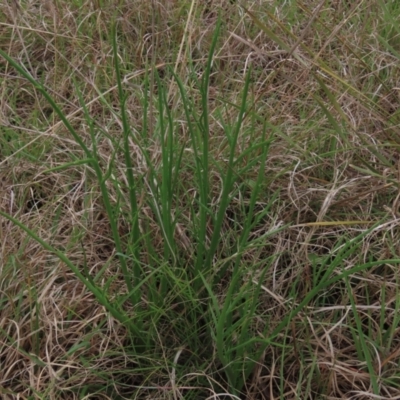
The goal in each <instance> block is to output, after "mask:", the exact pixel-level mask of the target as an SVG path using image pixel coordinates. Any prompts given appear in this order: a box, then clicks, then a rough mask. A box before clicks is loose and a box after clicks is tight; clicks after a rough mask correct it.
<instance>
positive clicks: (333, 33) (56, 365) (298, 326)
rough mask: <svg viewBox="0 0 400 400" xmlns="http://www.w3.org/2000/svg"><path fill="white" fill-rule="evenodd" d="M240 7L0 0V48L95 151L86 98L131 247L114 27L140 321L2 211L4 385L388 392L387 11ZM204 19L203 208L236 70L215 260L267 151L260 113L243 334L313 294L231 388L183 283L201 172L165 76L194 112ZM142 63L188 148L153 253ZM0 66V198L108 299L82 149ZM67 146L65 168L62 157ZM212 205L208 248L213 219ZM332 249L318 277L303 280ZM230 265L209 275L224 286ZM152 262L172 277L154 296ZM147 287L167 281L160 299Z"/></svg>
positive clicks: (391, 383) (157, 171)
mask: <svg viewBox="0 0 400 400" xmlns="http://www.w3.org/2000/svg"><path fill="white" fill-rule="evenodd" d="M242 3H243V2H240V1H231V2H227V1H222V0H210V1H207V2H201V1H193V2H185V1H172V0H159V1H156V0H153V1H148V2H144V1H136V0H134V1H123V0H119V1H114V2H111V1H108V0H104V1H102V0H98V1H84V0H82V1H75V2H73V1H71V2H67V1H56V0H54V1H52V0H47V1H44V2H43V1H35V0H29V1H20V2H18V1H16V0H9V1H8V2H7V1H5V2H3V6H2V8H3V10H4V14H3V15H2V16H1V17H0V18H1V19H0V38H1V39H0V48H1V49H2V50H3V51H5V52H6V53H8V54H9V55H10V56H11V57H12V58H14V59H15V60H17V61H18V62H19V63H21V64H22V65H24V67H25V68H26V69H27V71H28V72H29V73H30V74H31V75H32V76H33V77H34V78H35V79H37V80H38V81H39V82H41V83H42V84H43V85H45V87H46V88H47V90H48V92H49V93H50V94H51V95H52V96H53V98H54V99H55V100H56V102H57V104H58V105H59V107H60V108H61V109H62V111H63V113H64V114H65V115H66V116H67V118H68V120H69V122H70V123H71V124H72V126H73V127H74V129H76V131H77V132H78V133H79V135H80V138H81V139H82V140H83V142H84V143H85V144H86V145H87V146H88V147H89V148H90V147H91V141H92V138H91V136H90V126H89V124H88V120H87V118H86V117H85V114H84V110H83V108H82V100H83V102H84V103H85V104H86V107H87V108H88V111H89V112H90V115H91V116H92V117H93V118H94V121H95V131H96V139H97V152H98V158H99V163H100V166H101V168H102V171H103V172H106V171H107V170H108V169H109V168H110V170H111V171H112V175H111V178H112V179H109V180H108V181H107V183H106V185H107V189H108V192H109V195H110V200H111V203H112V204H113V206H115V207H116V208H118V209H119V210H120V214H119V217H118V221H117V224H118V231H119V234H120V237H121V238H122V243H123V247H124V251H127V253H128V250H127V249H129V248H130V246H132V235H131V231H132V227H131V219H130V206H129V196H128V190H127V187H128V186H129V183H128V181H127V177H126V172H125V171H126V169H125V167H124V157H123V150H122V144H121V143H122V133H121V132H122V131H123V121H122V119H121V116H120V115H119V114H118V112H119V107H120V102H119V98H118V91H117V79H116V71H115V68H114V64H113V46H112V37H111V33H110V32H111V26H112V25H113V23H114V22H116V23H117V35H118V49H117V51H118V54H119V60H120V68H121V74H122V79H123V83H124V89H125V91H126V93H127V102H126V108H127V116H128V118H129V124H130V126H131V127H132V130H133V134H132V136H131V139H130V143H129V146H130V151H131V160H132V163H133V171H134V177H135V178H136V179H137V182H138V187H137V193H138V194H139V196H138V199H137V202H138V208H139V227H140V232H141V234H142V236H143V238H142V247H141V250H140V262H141V267H142V269H143V271H144V276H146V279H147V280H146V281H145V283H144V284H143V288H144V289H143V293H142V298H141V299H142V302H141V305H140V307H136V306H135V305H132V304H129V303H127V304H124V306H123V307H124V310H125V312H126V313H127V314H129V315H137V314H140V313H142V315H143V319H144V320H146V323H147V324H148V325H146V326H147V327H148V329H149V330H148V333H146V335H147V334H148V338H146V340H148V341H147V342H146V343H147V344H146V349H145V351H143V352H139V351H135V350H134V349H133V347H132V345H131V343H132V333H131V332H130V331H129V329H127V327H126V326H125V325H124V324H122V323H121V322H120V321H118V320H117V319H115V318H114V317H111V316H110V314H109V313H108V312H107V311H106V310H105V308H104V307H103V306H102V305H100V304H99V303H98V301H97V299H96V297H95V296H94V295H93V294H92V293H91V292H90V291H88V289H87V287H86V286H85V285H84V284H83V283H82V282H81V280H79V279H78V278H77V277H76V275H75V274H74V273H73V272H72V271H71V270H70V269H69V268H68V267H67V266H66V265H65V263H63V262H61V261H60V260H59V259H58V258H57V257H56V256H55V255H54V254H51V253H50V252H48V251H46V250H45V249H43V247H42V246H41V245H40V244H39V243H37V242H36V241H35V240H33V239H32V238H31V237H29V235H27V234H26V233H25V232H24V231H23V230H21V229H20V228H19V227H18V226H16V225H15V224H13V223H12V222H10V221H9V220H6V219H5V218H3V217H1V225H0V243H1V253H0V363H1V364H0V365H1V370H0V394H1V398H4V399H123V398H127V399H128V398H129V399H133V398H135V399H136V398H137V399H174V400H175V399H183V398H185V399H200V398H202V399H211V398H213V399H217V398H243V399H319V398H327V399H370V398H377V399H378V398H379V399H396V398H400V372H399V371H400V368H399V362H400V350H399V349H400V347H399V346H400V325H399V316H398V315H400V314H399V309H400V295H399V289H398V288H399V278H400V276H399V265H398V263H397V261H396V260H398V258H399V252H400V248H399V243H400V237H399V230H398V224H399V218H400V214H399V212H400V210H399V196H400V195H399V186H400V184H399V182H400V158H399V147H400V140H399V131H400V128H399V116H400V114H399V104H400V92H399V90H400V88H399V78H400V70H399V65H400V64H399V54H400V37H399V35H400V29H399V27H398V24H397V25H396V23H397V21H398V17H399V14H400V8H399V6H398V5H396V2H395V1H387V2H381V1H378V0H376V1H375V0H367V1H362V0H360V1H353V2H346V1H325V2H322V3H321V5H320V6H318V4H317V2H313V1H308V0H305V1H302V2H280V1H273V0H271V1H252V2H246V4H245V5H246V8H244V7H243V4H244V3H243V4H242ZM385 8H387V11H385ZM246 10H248V11H249V12H247V11H246ZM218 16H220V18H221V20H222V27H221V32H220V35H219V38H218V42H217V46H216V50H215V55H214V62H213V66H212V70H211V76H210V88H209V101H208V107H209V112H208V115H209V124H210V133H211V135H210V137H209V148H210V160H211V161H210V165H209V168H210V171H209V176H210V180H209V183H210V199H209V200H210V202H209V204H208V205H207V206H208V207H209V208H210V210H217V209H218V205H219V202H220V196H221V190H222V189H221V188H222V186H223V179H224V176H225V174H226V170H227V168H226V167H227V165H228V160H229V140H228V139H227V135H226V131H227V128H226V126H223V124H222V123H221V120H224V121H225V123H226V125H227V126H229V124H231V125H233V123H234V121H235V119H236V118H237V113H238V108H239V105H240V102H241V96H242V94H241V93H242V90H243V87H244V82H245V78H246V74H247V72H248V71H249V70H250V68H251V72H250V86H249V96H248V105H249V106H248V108H247V110H246V114H245V118H244V122H243V125H242V127H241V131H240V134H239V137H238V142H237V147H236V155H237V156H238V157H240V156H241V158H240V159H239V161H238V162H237V163H235V165H234V176H235V186H234V189H235V192H233V193H232V194H233V197H232V201H231V203H230V204H229V207H228V209H227V212H226V215H225V219H224V221H223V224H222V227H221V240H220V242H219V246H218V249H217V250H216V254H215V257H214V258H213V265H214V267H215V270H217V269H218V268H224V265H225V264H227V263H228V261H229V260H230V259H232V258H233V256H234V255H235V252H236V251H237V240H238V237H239V235H240V232H241V230H242V229H243V225H244V223H243V221H244V220H245V219H246V216H247V212H248V207H249V204H250V197H251V192H252V190H253V188H254V184H255V182H256V180H257V176H258V173H259V169H260V165H261V163H260V162H259V159H258V158H257V157H259V156H260V154H261V151H262V147H261V145H260V146H259V147H258V148H255V149H253V150H252V151H251V152H248V153H246V151H247V150H248V149H249V148H250V147H251V146H252V145H254V144H257V143H261V142H260V141H261V137H262V130H263V123H264V121H266V123H267V138H268V139H269V140H270V148H269V153H268V157H267V161H266V166H265V179H264V181H263V182H262V185H261V191H260V198H259V199H258V201H257V205H256V208H257V210H256V213H257V215H261V214H262V211H263V210H265V209H266V207H269V210H268V212H267V213H265V214H264V215H262V217H260V219H259V221H258V223H257V224H255V225H254V226H253V227H252V231H251V233H250V238H251V240H254V241H255V242H254V243H257V244H256V245H254V246H250V247H248V248H246V250H245V251H244V254H243V255H242V260H241V265H240V268H242V269H243V270H246V269H248V271H249V272H248V274H247V275H246V274H244V275H243V280H244V282H247V283H249V282H250V283H251V282H254V283H255V284H256V285H257V282H259V280H262V281H261V282H259V283H261V285H262V286H261V294H260V299H259V304H258V307H257V311H256V318H255V319H254V321H253V322H252V332H253V334H254V336H255V337H261V336H262V335H265V334H268V333H271V332H273V331H274V329H275V328H276V327H277V326H279V324H280V323H281V321H282V320H283V319H284V318H285V316H287V315H288V314H289V313H290V311H291V310H293V309H295V308H296V306H298V305H301V304H303V303H302V302H303V300H305V299H308V300H307V304H304V306H302V309H301V311H300V312H299V313H297V315H295V316H293V318H291V320H290V322H289V323H288V324H287V326H286V327H285V329H283V330H282V331H280V332H279V334H278V335H277V336H276V337H275V338H274V339H273V343H271V344H270V345H268V346H266V348H265V350H264V352H263V354H262V357H261V358H260V359H259V360H256V361H257V363H256V367H255V368H254V370H253V372H252V374H251V375H250V377H247V378H246V379H245V384H244V386H243V388H240V390H239V392H237V393H236V396H237V397H234V395H233V392H232V388H231V387H230V386H229V382H227V381H226V380H227V379H228V378H227V377H226V376H225V375H224V370H223V367H224V365H223V363H222V362H221V360H219V359H218V352H217V345H216V343H215V342H213V340H212V335H210V329H209V327H207V326H211V325H212V322H211V321H212V317H211V313H210V312H209V306H208V305H207V306H205V307H203V308H201V307H202V304H200V302H199V304H198V305H197V303H196V301H197V300H196V301H193V302H192V303H190V301H189V300H188V299H194V300H195V299H196V295H197V294H196V290H195V289H194V284H193V282H195V279H194V278H193V276H192V275H191V274H192V270H193V268H194V267H193V265H194V264H195V257H196V251H197V248H196V244H195V243H196V240H195V235H196V228H195V219H194V216H195V215H196V213H197V212H199V207H198V192H199V186H198V185H199V182H198V178H197V176H196V173H195V172H196V166H195V161H194V158H193V149H192V148H191V145H190V142H191V139H190V135H189V128H188V122H187V117H186V115H185V112H184V111H185V110H184V107H183V103H182V97H181V96H180V93H179V90H178V85H177V83H176V80H175V79H174V77H173V74H172V71H174V72H175V73H176V74H177V75H178V76H179V77H180V79H181V81H182V84H183V86H184V88H185V90H186V93H187V94H188V96H189V97H190V99H191V101H192V102H193V107H195V108H198V109H199V110H200V109H201V98H202V97H201V90H200V89H199V85H198V84H197V82H196V80H198V79H201V77H202V76H203V74H204V71H205V65H206V60H207V57H208V52H209V49H210V44H211V41H212V38H213V34H214V30H215V27H216V24H217V20H218ZM156 73H158V74H159V76H160V79H161V81H162V82H163V83H164V84H165V87H166V90H167V95H168V98H167V103H168V106H169V110H170V112H171V115H172V116H173V119H174V121H175V125H174V135H175V137H176V139H177V140H176V146H177V149H176V151H177V154H178V153H179V151H180V149H183V150H182V162H181V164H180V165H179V170H180V172H179V181H178V183H177V185H176V186H175V188H176V190H177V192H176V193H174V198H173V204H172V206H171V209H172V212H173V216H174V218H176V224H177V225H176V227H175V228H174V232H173V234H174V240H175V242H176V243H173V244H168V246H172V247H173V251H171V252H170V253H169V254H167V253H168V251H167V250H165V249H166V247H168V246H166V239H165V237H166V236H165V232H164V231H163V229H165V226H166V225H163V224H162V223H160V221H159V220H158V216H157V207H154V200H155V199H156V195H155V193H154V186H152V179H153V178H152V177H153V175H152V174H153V173H154V176H156V177H157V179H160V180H162V165H163V158H162V144H161V140H162V139H160V136H159V123H160V110H159V109H157V96H158V94H159V93H160V90H161V89H160V87H159V85H158V82H157V79H156V76H155V75H156ZM0 79H1V80H0V82H1V87H0V121H1V126H0V178H1V186H0V188H1V192H0V193H1V196H0V210H1V211H3V212H6V213H9V214H10V215H12V216H13V217H14V218H16V219H18V220H19V221H21V222H22V223H24V224H25V225H26V226H27V227H29V228H30V229H32V230H34V231H35V232H36V233H37V234H38V236H40V237H41V238H42V239H43V240H45V241H46V242H48V243H50V244H51V245H52V246H54V247H56V248H57V249H59V250H61V251H62V252H63V253H64V254H65V255H66V256H67V257H68V258H69V259H70V260H71V261H72V262H73V263H74V265H75V266H77V267H78V268H79V269H80V270H81V271H83V272H84V273H85V274H86V273H87V274H88V275H90V276H92V277H95V276H97V277H98V280H97V281H96V283H97V284H98V285H99V287H101V288H103V289H104V290H105V291H106V292H107V296H109V298H110V299H119V298H121V296H123V295H124V294H125V293H126V288H125V286H124V277H123V276H122V273H121V269H120V261H119V259H118V257H117V254H116V253H117V251H116V248H115V245H114V241H113V234H112V231H111V228H110V223H109V220H108V216H107V213H106V210H105V206H104V204H103V199H102V194H101V191H100V187H99V183H98V181H97V180H96V176H95V171H94V170H93V168H92V167H91V166H90V165H89V164H79V160H83V159H85V158H86V155H85V154H84V152H83V150H82V148H81V147H79V146H78V144H77V143H76V142H75V141H74V140H73V138H72V137H71V135H70V134H69V132H68V131H67V130H66V129H65V127H64V126H63V124H62V123H61V121H60V119H59V116H58V115H57V114H56V113H55V112H53V110H52V108H51V107H50V106H49V104H48V103H47V102H46V99H45V98H44V96H43V94H42V93H41V92H40V90H37V89H35V87H33V86H32V85H31V84H30V83H29V82H28V81H27V80H26V79H25V78H23V77H21V76H20V75H19V74H17V73H16V71H15V69H14V68H13V67H12V66H11V65H10V64H9V63H8V62H7V61H6V60H5V59H4V58H1V59H0ZM146 82H147V83H146ZM77 88H78V89H79V91H80V92H81V94H82V97H83V99H81V100H80V99H79V96H78V90H77ZM145 99H147V108H146V106H145V104H146V101H145ZM144 110H147V113H146V112H144ZM177 157H178V156H177ZM66 163H73V164H71V165H70V166H69V167H68V168H60V169H57V168H56V167H60V166H63V165H64V164H66ZM176 165H178V164H176ZM151 168H153V170H152V171H151ZM160 180H159V182H160ZM273 196H275V197H273ZM272 198H274V201H273V202H271V201H270V199H272ZM156 201H157V200H156ZM351 221H353V222H351ZM315 222H316V224H312V223H315ZM206 223H207V226H206V242H207V245H209V243H210V242H211V237H212V232H213V229H214V226H213V222H212V221H211V219H210V220H208V221H206ZM286 224H287V227H285V229H281V230H279V231H278V232H277V233H275V234H274V235H271V236H270V237H266V238H265V239H264V240H262V241H261V242H256V240H257V238H261V239H262V238H263V235H265V234H266V233H267V232H272V231H273V230H274V229H276V228H278V227H283V226H285V225H286ZM371 227H372V228H371ZM363 232H364V236H363V237H362V238H361V239H360V240H359V242H358V243H355V245H354V247H353V248H352V249H350V251H347V252H344V250H343V249H344V246H345V244H346V243H349V242H351V241H352V240H355V238H356V237H358V236H359V235H360V234H361V233H363ZM166 251H167V253H166ZM335 263H336V264H335ZM331 266H332V271H331V273H330V275H329V276H330V278H329V279H330V281H329V284H327V285H325V286H321V287H320V288H319V289H318V290H317V291H316V293H315V295H313V296H310V297H307V296H309V294H310V293H311V292H312V290H313V288H316V287H318V284H319V283H320V280H321V279H322V276H323V274H324V273H325V271H327V270H329V269H330V268H331ZM357 266H360V268H358V269H357ZM362 266H363V267H362ZM154 271H156V273H155V272H154ZM229 271H230V269H229V268H228V269H227V273H226V274H224V276H223V279H222V280H221V281H220V282H218V285H216V286H215V292H216V293H218V299H219V300H220V301H221V304H222V303H223V299H224V296H227V293H228V291H229V284H230V276H229ZM346 271H350V273H348V274H347V275H346ZM153 273H155V275H151V274H153ZM160 276H162V277H163V278H157V277H160ZM153 277H154V279H155V281H153V280H152V279H153ZM335 278H337V279H335ZM157 279H160V282H161V280H162V279H164V281H163V282H167V286H166V287H169V288H172V289H170V290H169V291H167V293H164V294H165V296H164V295H163V292H162V284H161V283H159V282H158V281H157ZM157 293H158V294H159V295H160V296H163V298H162V302H161V300H160V303H157V304H155V303H153V302H152V301H151V299H152V298H156V297H157ZM203 299H204V297H203ZM202 314H204V320H203V318H200V320H198V319H199V316H201V315H202ZM135 318H136V317H135ZM211 330H212V329H211ZM238 335H239V333H237V336H238ZM234 337H235V336H234ZM234 340H235V339H233V342H234ZM226 346H234V343H229V344H228V343H227V344H226ZM228 392H231V393H232V394H231V395H230V396H229V395H226V396H225V397H224V395H223V394H222V393H228Z"/></svg>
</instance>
